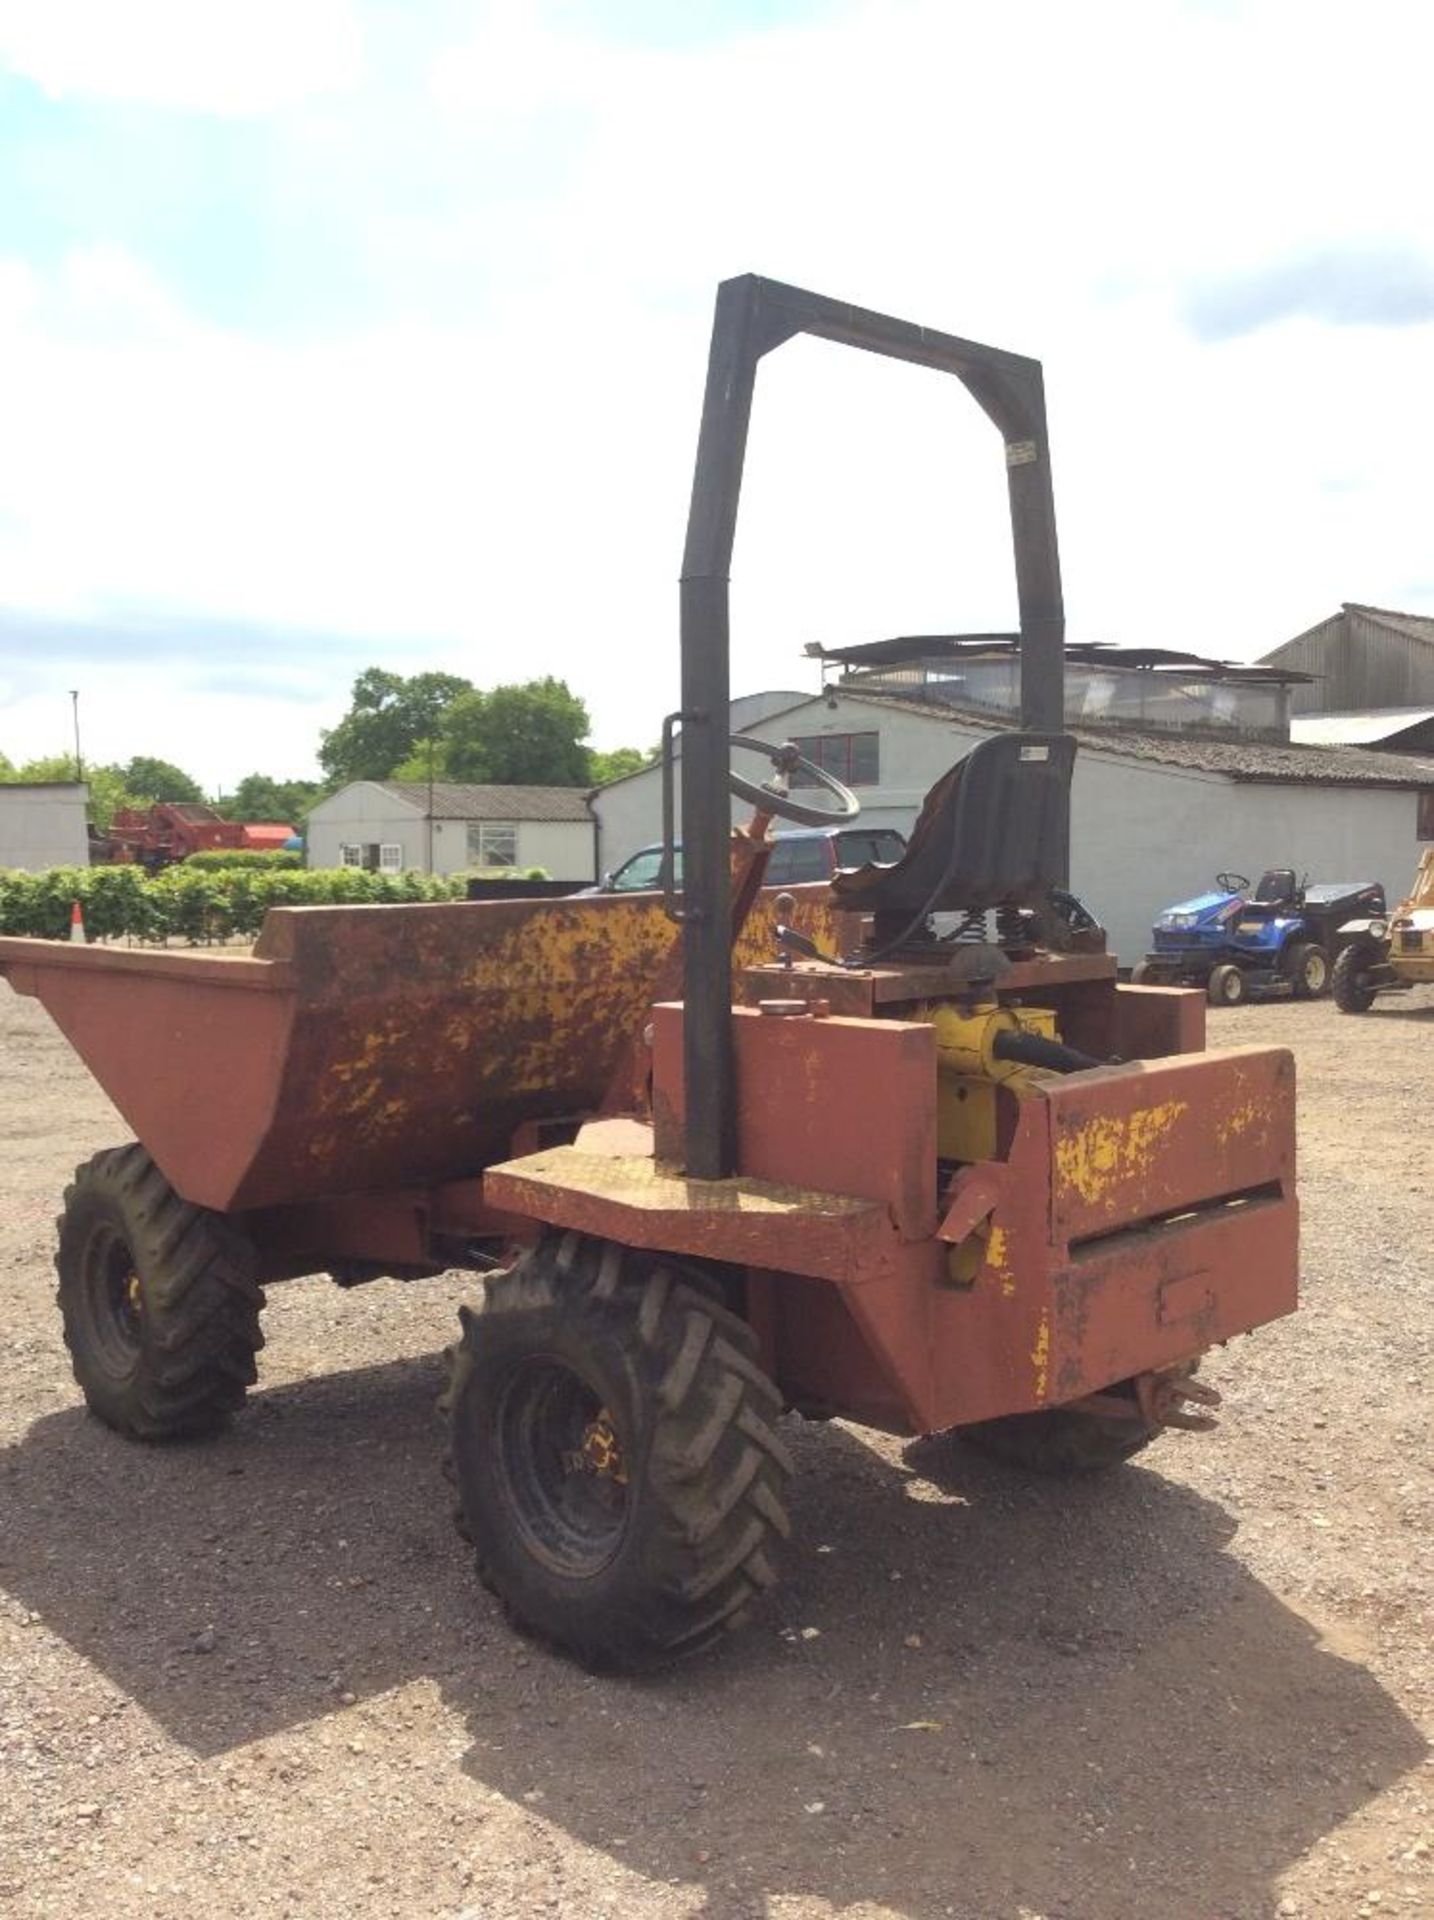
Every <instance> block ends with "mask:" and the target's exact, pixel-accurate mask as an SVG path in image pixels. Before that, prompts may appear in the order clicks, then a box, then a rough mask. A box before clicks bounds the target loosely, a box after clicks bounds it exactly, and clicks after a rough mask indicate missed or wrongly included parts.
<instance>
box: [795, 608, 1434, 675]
mask: <svg viewBox="0 0 1434 1920" xmlns="http://www.w3.org/2000/svg"><path fill="white" fill-rule="evenodd" d="M1431 625H1434V623H1431ZM1020 644H1021V636H1020V635H1019V634H1018V633H926V634H921V633H916V634H910V633H908V634H901V635H898V636H897V637H896V638H895V639H891V640H867V641H863V642H862V643H861V644H860V645H856V646H849V647H828V646H823V645H822V644H821V643H820V642H813V644H812V645H810V646H809V647H808V648H807V653H808V654H809V655H810V656H811V657H812V658H814V659H822V660H839V661H841V662H843V664H845V665H847V666H851V667H856V668H861V667H881V666H900V665H902V664H906V663H909V664H911V665H919V664H920V663H921V662H923V661H929V660H972V659H977V660H979V659H1009V658H1011V657H1013V656H1014V655H1016V654H1017V653H1018V652H1019V651H1020ZM1064 653H1065V659H1066V663H1067V665H1075V666H1085V667H1098V668H1114V669H1117V670H1120V669H1129V670H1130V671H1132V672H1138V671H1151V672H1160V673H1165V672H1167V671H1168V672H1170V673H1173V674H1174V675H1175V676H1176V677H1177V678H1189V679H1197V680H1204V679H1209V680H1220V681H1228V680H1234V681H1255V682H1257V683H1260V684H1264V683H1270V682H1274V683H1284V682H1293V681H1303V680H1305V679H1306V678H1307V677H1308V676H1307V675H1305V674H1302V673H1292V672H1285V671H1280V670H1278V669H1274V668H1271V667H1268V666H1266V665H1264V664H1263V663H1262V662H1256V663H1255V664H1254V665H1248V664H1240V663H1238V662H1231V661H1229V660H1212V659H1211V658H1210V657H1209V656H1208V655H1206V654H1201V653H1185V652H1182V651H1180V650H1179V649H1176V648H1173V647H1127V646H1120V645H1118V644H1117V643H1116V642H1115V641H1113V640H1068V641H1066V643H1065V648H1064Z"/></svg>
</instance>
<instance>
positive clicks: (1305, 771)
mask: <svg viewBox="0 0 1434 1920" xmlns="http://www.w3.org/2000/svg"><path fill="white" fill-rule="evenodd" d="M839 692H840V696H841V698H842V699H843V700H855V701H860V702H861V703H862V705H864V706H873V707H877V706H879V707H888V708H893V709H896V710H898V711H901V710H904V711H906V712H913V711H914V712H918V713H924V714H927V715H929V716H930V717H931V718H933V719H942V720H947V721H956V722H958V723H959V724H960V725H962V726H969V727H979V728H982V729H983V730H984V731H986V732H988V733H1003V732H1005V731H1006V730H1007V728H1008V727H1010V726H1013V725H1014V724H1015V722H1014V721H1004V722H1003V721H1002V720H1000V719H998V718H996V717H994V716H993V715H992V714H990V713H984V712H983V713H976V712H972V711H971V710H970V709H969V708H965V707H958V706H954V705H951V704H949V703H948V702H946V701H944V700H907V699H903V698H902V697H901V696H899V695H896V694H874V693H858V692H856V691H855V690H854V689H853V688H851V687H842V688H840V689H839ZM1067 731H1068V732H1070V733H1072V734H1074V736H1075V738H1076V739H1077V740H1078V741H1079V742H1080V743H1081V745H1082V746H1084V747H1089V748H1090V749H1091V750H1092V751H1093V752H1098V753H1106V754H1112V755H1114V756H1116V757H1117V758H1120V759H1124V760H1144V761H1149V762H1154V763H1156V764H1157V765H1160V766H1166V767H1183V768H1186V769H1187V770H1189V771H1190V772H1192V773H1222V774H1224V775H1225V776H1226V777H1227V778H1228V779H1231V780H1245V781H1277V782H1287V783H1288V782H1294V783H1298V784H1301V785H1308V786H1354V787H1434V759H1431V760H1422V759H1416V758H1415V757H1414V756H1413V755H1410V754H1392V753H1375V752H1373V751H1371V750H1369V749H1367V748H1364V747H1316V746H1302V745H1295V744H1293V743H1291V744H1289V745H1285V744H1283V743H1280V744H1276V743H1274V742H1266V741H1263V740H1248V741H1246V740H1214V739H1207V738H1205V737H1204V736H1202V735H1199V734H1179V733H1164V732H1155V731H1150V732H1143V733H1142V732H1136V731H1135V730H1133V729H1127V728H1125V727H1083V726H1080V725H1079V724H1077V725H1075V726H1071V727H1068V728H1067Z"/></svg>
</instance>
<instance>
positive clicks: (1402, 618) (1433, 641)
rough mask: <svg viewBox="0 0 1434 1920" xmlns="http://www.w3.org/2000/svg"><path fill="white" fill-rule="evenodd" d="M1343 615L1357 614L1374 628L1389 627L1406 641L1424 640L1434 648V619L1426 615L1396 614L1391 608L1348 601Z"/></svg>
mask: <svg viewBox="0 0 1434 1920" xmlns="http://www.w3.org/2000/svg"><path fill="white" fill-rule="evenodd" d="M1340 611H1341V613H1357V614H1359V615H1360V616H1361V618H1363V619H1365V620H1368V621H1369V622H1370V624H1371V625H1372V626H1376V627H1387V628H1388V629H1389V631H1390V632H1391V633H1397V634H1400V635H1402V636H1403V638H1404V639H1406V640H1422V641H1423V642H1424V644H1425V645H1426V646H1431V647H1434V617H1431V616H1430V615H1429V614H1425V613H1395V612H1394V611H1393V609H1392V608H1389V607H1365V606H1361V605H1360V603H1359V602H1358V601H1357V600H1346V601H1345V602H1344V604H1343V606H1342V607H1341V608H1340Z"/></svg>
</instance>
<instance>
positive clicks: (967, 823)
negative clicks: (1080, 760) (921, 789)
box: [832, 733, 1076, 916]
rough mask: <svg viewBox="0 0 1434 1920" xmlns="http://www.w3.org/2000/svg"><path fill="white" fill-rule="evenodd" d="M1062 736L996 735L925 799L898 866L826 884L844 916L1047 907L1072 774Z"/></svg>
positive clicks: (1061, 867) (1061, 857)
mask: <svg viewBox="0 0 1434 1920" xmlns="http://www.w3.org/2000/svg"><path fill="white" fill-rule="evenodd" d="M1075 751H1076V743H1075V741H1074V740H1073V739H1072V738H1071V736H1070V735H1069V734H1066V733H997V734H992V736H991V737H990V739H989V740H982V741H981V742H980V743H979V744H978V745H976V746H974V747H973V748H972V749H971V751H970V752H969V753H968V754H967V755H966V757H965V759H964V760H959V761H958V762H957V763H956V765H955V766H954V767H953V768H952V769H951V771H950V772H949V773H948V774H945V775H943V777H942V778H941V779H940V780H938V781H937V782H936V785H935V786H934V787H933V788H932V789H931V791H930V792H929V793H928V794H927V796H926V799H925V801H924V802H923V804H922V808H921V812H920V814H919V816H918V817H917V821H916V825H915V827H914V828H913V829H912V833H911V839H910V841H909V842H908V843H907V848H906V852H905V853H904V854H903V855H902V857H901V859H900V860H898V861H897V862H896V863H895V865H894V866H889V867H885V866H865V867H858V868H856V869H855V870H854V871H853V872H850V873H841V874H838V875H837V876H836V878H835V879H834V880H833V881H832V892H833V894H834V895H835V896H836V898H837V900H838V902H839V903H840V905H841V906H843V907H844V908H847V909H848V910H849V911H851V912H855V913H876V914H881V915H883V916H885V915H887V914H894V913H901V914H906V915H908V916H916V915H918V914H923V913H960V912H969V911H972V910H975V911H984V910H986V909H988V908H991V907H1006V906H1013V907H1035V908H1042V907H1044V906H1045V904H1046V902H1047V900H1048V898H1049V895H1050V890H1051V888H1052V887H1053V886H1058V885H1061V884H1063V883H1064V881H1065V865H1066V856H1067V849H1068V846H1069V841H1070V787H1071V769H1072V768H1073V766H1074V765H1075Z"/></svg>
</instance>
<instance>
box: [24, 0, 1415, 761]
mask: <svg viewBox="0 0 1434 1920" xmlns="http://www.w3.org/2000/svg"><path fill="white" fill-rule="evenodd" d="M1431 53H1434V21H1431V19H1430V17H1429V13H1428V10H1427V8H1425V7H1423V6H1422V5H1420V4H1418V0H1411V4H1408V5H1405V4H1400V0H1382V3H1380V4H1372V5H1370V6H1368V7H1364V8H1358V9H1355V8H1351V7H1349V6H1348V5H1344V4H1341V5H1326V4H1322V0H1291V3H1290V4H1283V3H1281V0H1271V3H1270V4H1259V3H1258V0H1251V3H1250V4H1240V3H1239V0H1091V4H1088V5H1081V6H1077V5H1074V4H1071V3H1070V0H1048V3H1047V4H1042V0H1027V3H1026V4H1023V5H1021V6H1005V7H992V6H990V5H989V4H985V3H984V0H983V3H981V4H972V3H970V0H852V3H849V4H844V3H842V0H683V4H681V5H676V4H671V0H530V3H529V4H517V3H515V0H491V3H485V0H242V3H237V4H228V0H126V4H125V5H124V6H122V7H120V6H116V5H114V4H113V0H0V420H2V421H3V437H0V447H3V455H0V752H3V753H5V754H7V755H8V756H9V757H10V758H11V759H12V760H20V759H22V758H25V757H28V756H30V755H32V754H38V753H45V752H54V751H59V750H61V749H63V748H64V747H65V746H66V744H67V742H68V740H69V723H70V689H71V688H76V687H78V688H79V689H80V694H81V717H82V722H83V728H84V744H85V751H86V754H87V756H88V757H92V758H94V759H100V760H102V759H109V758H116V757H119V758H128V757H129V756H130V755H131V754H135V753H150V754H158V755H161V756H163V757H164V758H167V759H172V760H176V761H178V762H179V763H180V764H181V765H183V766H185V767H186V768H188V769H189V770H190V771H191V772H193V773H194V774H195V776H196V777H197V778H199V779H200V780H201V781H202V782H203V783H204V784H205V786H206V787H207V788H209V789H211V790H213V789H216V788H218V787H220V786H224V785H232V783H233V782H234V781H235V780H236V779H238V778H239V777H240V776H242V775H243V774H244V773H246V772H249V771H251V770H255V769H262V770H264V771H267V772H272V773H275V774H281V775H299V774H304V773H307V772H311V771H312V770H313V764H314V763H313V754H314V750H315V748H316V745H317V742H318V736H319V729H320V728H321V727H323V726H328V725H332V724H333V723H334V721H335V720H336V719H337V718H338V717H339V715H340V714H341V713H342V711H343V709H344V707H345V706H346V704H347V695H348V689H349V684H350V682H351V680H352V678H353V676H354V674H355V673H356V672H358V671H359V670H360V669H362V668H363V667H365V666H368V665H371V664H374V665H382V666H386V667H390V668H392V669H394V670H396V671H398V672H417V671H420V670H423V669H427V668H444V669H447V670H449V671H454V672H459V673H463V674H466V675H467V676H468V677H470V678H471V679H473V680H475V681H476V682H477V683H478V684H480V685H486V684H493V683H495V682H497V681H501V680H512V679H519V678H527V677H530V676H531V675H533V674H538V673H553V674H557V675H560V676H562V677H564V678H566V679H567V680H568V682H569V683H570V685H571V686H572V687H573V688H574V690H575V691H577V692H578V693H580V694H581V695H582V696H583V698H584V699H586V700H587V702H588V704H589V707H590V708H591V710H592V713H593V716H594V738H595V740H596V741H597V743H598V744H600V745H604V746H611V745H617V744H623V743H632V744H636V745H643V746H645V745H647V744H649V743H650V742H652V741H653V740H654V739H655V738H656V735H657V731H658V726H659V722H660V719H661V715H662V713H663V712H664V711H665V710H666V709H667V708H669V707H671V706H675V705H676V611H677V592H676V576H677V572H678V563H679V559H680V553H681V544H682V532H683V523H684V518H685V514H686V505H687V493H688V488H689V485H690V480H691V468H692V456H693V450H694V445H695V437H696V427H697V418H698V411H699V406H700V400H701V391H702V379H703V371H704V366H705V358H706V351H707V340H708V330H709V326H710V318H711V305H712V296H713V292H714V289H715V286H716V284H717V282H718V281H719V280H721V279H723V278H725V277H726V276H728V275H731V274H735V273H742V272H747V271H754V272H759V273H765V274H770V275H772V276H774V277H776V278H778V279H784V280H788V281H793V282H795V283H797V284H798V285H804V286H808V287H811V288H814V289H815V290H817V291H819V292H822V293H828V294H832V295H835V296H838V297H840V298H843V299H849V300H852V301H855V302H858V303H860V304H862V305H865V306H869V307H875V308H877V309H880V310H882V311H885V312H888V313H894V314H897V315H899V316H901V317H903V318H907V319H912V320H917V321H921V322H924V323H926V324H929V325H931V326H935V327H940V328H942V329H945V330H947V331H950V332H954V333H959V334H964V335H966V336H968V337H970V338H974V339H978V340H985V341H989V342H991V343H993V344H996V345H1000V346H1006V347H1011V348H1014V349H1017V350H1019V351H1022V352H1026V353H1030V354H1033V355H1035V356H1037V357H1038V358H1040V359H1041V360H1043V361H1044V363H1045V369H1046V387H1047V398H1048V404H1049V408H1050V420H1051V436H1052V449H1053V468H1054V477H1055V487H1056V503H1057V516H1058V521H1059V527H1060V537H1061V549H1062V561H1063V568H1064V575H1065V588H1066V604H1067V615H1068V625H1069V631H1070V633H1071V636H1072V637H1073V638H1079V639H1082V640H1093V639H1109V640H1114V641H1119V642H1122V643H1126V644H1170V645H1178V646H1188V647H1194V648H1197V649H1199V650H1201V651H1204V652H1209V653H1213V654H1217V655H1224V656H1226V657H1230V658H1236V659H1246V658H1250V657H1252V656H1253V655H1255V654H1257V653H1260V652H1263V651H1265V650H1266V649H1267V648H1269V647H1271V646H1274V645H1277V644H1278V643H1279V642H1280V641H1282V640H1284V639H1287V638H1289V637H1290V636H1291V635H1293V634H1294V633H1296V632H1298V631H1299V630H1300V629H1302V628H1303V627H1305V626H1308V625H1310V624H1312V623H1313V622H1314V621H1315V620H1317V619H1320V618H1322V617H1323V616H1324V615H1326V614H1328V613H1330V612H1332V611H1334V610H1335V608H1336V607H1337V606H1338V604H1339V602H1340V601H1342V600H1359V601H1365V602H1370V603H1374V604H1382V605H1388V606H1395V607H1400V608H1404V609H1407V610H1412V611H1417V612H1425V613H1429V612H1434V537H1431V528H1434V511H1431V508H1434V499H1431V492H1434V484H1431V479H1430V461H1429V457H1428V451H1427V449H1428V447H1429V445H1430V443H1431V438H1434V210H1431V209H1434V202H1431V198H1430V195H1429V192H1428V160H1427V111H1426V95H1427V84H1426V80H1425V76H1426V74H1427V71H1428V66H1429V61H1430V56H1431ZM1014 600H1015V596H1014V588H1013V584H1012V575H1011V566H1010V559H1009V540H1008V534H1007V528H1006V521H1005V493H1004V480H1003V465H1002V452H1001V446H1000V442H999V438H998V436H997V435H996V433H995V430H994V428H992V427H991V426H990V425H989V424H988V423H987V422H986V420H985V418H984V416H983V415H981V414H980V412H979V410H978V409H977V408H976V407H975V406H974V404H973V403H972V402H971V401H970V400H969V398H968V397H967V396H966V395H965V394H964V392H963V391H962V390H961V389H960V388H959V387H958V386H957V385H956V383H954V382H947V381H943V380H941V379H940V378H939V377H938V376H936V375H933V374H929V373H926V372H923V371H921V370H918V369H912V368H907V367H903V366H898V365H894V364H888V363H885V362H882V361H878V360H872V359H870V358H868V357H867V356H863V355H854V354H852V353H850V352H849V351H844V350H842V349H837V348H833V347H829V346H825V345H823V344H822V343H818V342H813V341H796V342H793V343H791V344H789V345H787V346H785V347H783V348H782V349H781V350H780V352H778V353H777V354H775V355H773V356H772V357H771V358H769V359H768V360H767V361H766V362H764V364H763V367H762V370H761V372H760V374H759V381H758V395H757V404H756V409H755V413H754V421H753V433H752V439H751V445H750V450H749V461H748V469H747V481H746V487H745V491H744V499H743V512H742V518H741V522H740V524H739V530H738V539H737V551H736V556H735V560H734V568H733V615H734V635H733V682H734V688H735V689H736V690H737V691H748V690H752V689H755V688H758V687H762V686H792V685H802V684H805V683H806V680H807V678H808V677H809V674H810V668H809V666H808V665H807V664H805V663H803V662H802V660H801V652H802V648H803V646H804V645H805V644H806V643H807V642H808V641H811V640H822V641H825V642H828V643H831V644H838V643H844V642H853V641H861V640H869V639H876V638H880V637H883V636H885V635H887V634H892V633H900V632H934V631H956V630H982V629H989V628H992V627H996V628H1001V627H1008V626H1010V625H1011V624H1013V621H1014Z"/></svg>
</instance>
